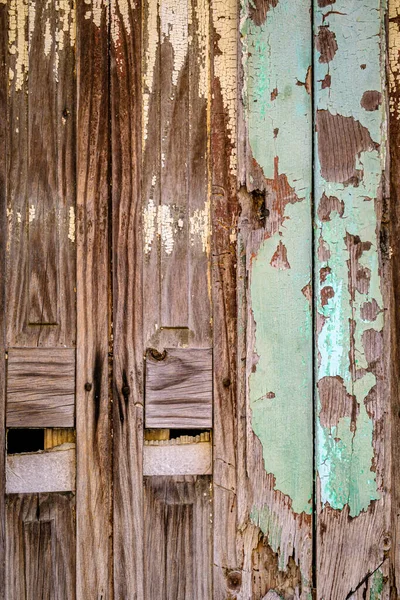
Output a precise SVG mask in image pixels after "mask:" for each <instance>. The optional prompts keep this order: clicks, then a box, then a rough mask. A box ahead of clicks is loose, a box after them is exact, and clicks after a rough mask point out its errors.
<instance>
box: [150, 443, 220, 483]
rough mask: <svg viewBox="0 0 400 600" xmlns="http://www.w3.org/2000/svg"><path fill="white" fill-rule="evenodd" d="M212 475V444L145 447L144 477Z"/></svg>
mask: <svg viewBox="0 0 400 600" xmlns="http://www.w3.org/2000/svg"><path fill="white" fill-rule="evenodd" d="M211 473H212V449H211V444H210V443H207V442H199V443H195V444H180V445H178V444H177V445H159V446H151V445H149V446H147V445H146V446H145V447H144V448H143V475H210V474H211Z"/></svg>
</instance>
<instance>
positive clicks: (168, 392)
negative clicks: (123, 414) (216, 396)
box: [146, 348, 212, 429]
mask: <svg viewBox="0 0 400 600" xmlns="http://www.w3.org/2000/svg"><path fill="white" fill-rule="evenodd" d="M146 427H154V428H157V427H158V428H168V427H169V428H172V429H174V428H175V429H179V428H186V429H190V428H192V429H196V428H207V427H212V350H211V349H208V350H197V349H189V348H187V349H185V348H182V349H173V348H171V349H167V350H166V356H165V358H164V359H163V360H156V359H154V358H152V356H151V353H148V354H147V360H146Z"/></svg>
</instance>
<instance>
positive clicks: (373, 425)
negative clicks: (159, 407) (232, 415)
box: [314, 0, 388, 600]
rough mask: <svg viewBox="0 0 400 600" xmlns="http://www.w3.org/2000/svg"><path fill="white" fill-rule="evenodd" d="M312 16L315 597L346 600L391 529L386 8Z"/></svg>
mask: <svg viewBox="0 0 400 600" xmlns="http://www.w3.org/2000/svg"><path fill="white" fill-rule="evenodd" d="M314 9H315V10H314V19H315V20H314V45H315V60H314V64H315V76H314V102H315V132H316V133H315V147H316V152H315V171H314V172H315V179H314V192H315V214H314V219H315V231H314V233H315V236H314V237H315V275H314V286H315V312H316V366H315V369H316V385H317V411H316V412H317V415H316V438H317V439H316V469H317V492H318V516H317V557H318V564H317V567H318V568H317V597H318V598H321V599H325V600H327V599H328V598H329V599H331V600H334V599H335V600H336V599H337V600H339V599H342V598H349V597H350V595H351V593H352V592H355V591H356V589H358V588H357V586H359V584H360V582H362V580H363V578H364V577H365V576H366V575H367V574H369V573H374V572H375V570H376V569H377V568H378V567H380V566H381V565H382V563H383V562H384V558H385V543H384V541H383V540H385V539H386V538H385V535H386V532H387V529H388V523H387V519H388V506H387V501H386V496H385V492H384V490H385V485H386V484H387V481H388V479H387V478H388V473H387V459H386V458H385V451H384V444H385V439H386V437H387V436H388V419H387V417H386V416H385V415H386V413H387V410H388V398H387V392H386V390H385V380H384V373H385V365H384V363H383V359H382V356H383V347H384V340H385V333H384V311H385V300H384V297H383V291H384V290H383V284H382V274H383V268H384V265H383V261H384V258H385V257H384V256H383V255H382V252H381V248H380V236H379V233H380V232H379V220H380V215H381V213H382V210H383V209H384V206H383V198H384V193H385V189H384V179H383V174H384V171H385V162H386V115H385V98H384V83H385V81H384V56H385V45H384V35H383V26H384V14H385V12H384V11H385V6H384V4H383V3H382V2H381V0H367V1H365V2H358V1H357V0H354V1H353V0H336V1H333V2H325V1H323V0H318V2H317V1H315V7H314ZM361 540H363V541H361ZM355 549H356V551H355ZM364 584H365V589H366V590H367V585H369V583H368V582H364ZM364 584H363V585H364ZM383 587H384V586H383V584H382V590H383ZM378 588H379V586H378V585H375V584H374V590H375V591H374V592H372V591H371V594H370V596H368V597H371V598H372V597H374V598H375V597H379V598H381V597H382V598H383V597H384V596H383V594H384V590H383V591H382V595H381V594H380V592H379V595H378V596H377V590H378ZM363 589H364V588H363ZM364 597H367V596H364ZM385 597H386V596H385Z"/></svg>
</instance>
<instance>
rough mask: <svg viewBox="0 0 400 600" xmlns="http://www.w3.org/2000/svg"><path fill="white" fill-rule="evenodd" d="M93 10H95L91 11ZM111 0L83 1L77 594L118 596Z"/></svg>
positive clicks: (79, 19)
mask: <svg viewBox="0 0 400 600" xmlns="http://www.w3.org/2000/svg"><path fill="white" fill-rule="evenodd" d="M87 17H88V18H87ZM107 36H108V18H107V5H106V3H103V2H95V1H93V2H90V3H79V5H78V7H77V65H78V70H77V86H78V113H77V114H78V117H77V132H78V134H79V135H78V139H77V169H78V170H77V207H78V211H77V315H78V322H77V364H78V365H79V367H78V368H77V373H76V443H77V485H76V497H77V514H76V527H77V532H76V535H77V556H76V562H77V564H78V565H79V569H78V572H77V598H78V600H87V599H88V598H98V599H100V598H102V600H108V599H111V598H112V562H111V545H112V544H111V533H112V528H111V500H112V499H111V443H112V442H111V429H110V418H109V413H110V393H109V364H108V352H109V336H110V331H109V329H110V314H109V292H110V281H109V250H110V246H109V244H110V237H109V219H108V203H109V186H108V169H109V166H110V157H109V142H110V140H109V120H108V116H109V115H108V102H109V86H108V81H109V72H108V39H107Z"/></svg>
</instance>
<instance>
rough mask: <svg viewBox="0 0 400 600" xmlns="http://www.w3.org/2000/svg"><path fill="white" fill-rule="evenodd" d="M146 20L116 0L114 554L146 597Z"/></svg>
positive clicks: (135, 591) (129, 591)
mask: <svg viewBox="0 0 400 600" xmlns="http://www.w3.org/2000/svg"><path fill="white" fill-rule="evenodd" d="M141 19H142V4H141V3H138V2H133V1H131V0H128V1H125V0H112V2H111V61H112V62H111V65H112V71H111V135H112V140H111V141H112V156H113V158H112V163H113V168H112V202H113V338H114V364H113V369H114V371H113V378H114V380H113V395H114V403H113V415H114V422H113V451H114V467H113V474H114V478H113V498H114V504H113V527H114V547H113V555H114V556H113V558H114V590H115V592H114V593H115V598H120V599H121V600H122V599H123V598H138V600H139V599H141V598H143V477H142V453H143V372H142V371H143V339H142V335H143V334H142V294H143V289H142V196H141V175H140V167H141V160H142V156H141V114H142V110H141V105H142V95H141V51H142V43H141V40H142V34H141V32H142V22H141ZM150 292H151V291H150Z"/></svg>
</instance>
